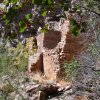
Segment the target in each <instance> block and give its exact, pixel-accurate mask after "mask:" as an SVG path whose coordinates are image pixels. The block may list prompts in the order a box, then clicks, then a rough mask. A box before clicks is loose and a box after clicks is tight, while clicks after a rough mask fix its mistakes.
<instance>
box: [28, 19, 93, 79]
mask: <svg viewBox="0 0 100 100" xmlns="http://www.w3.org/2000/svg"><path fill="white" fill-rule="evenodd" d="M48 26H49V30H48V31H47V33H41V34H38V35H37V37H36V41H37V52H36V53H35V54H34V55H31V56H30V57H29V62H28V63H29V65H28V71H29V72H41V73H43V74H44V75H45V76H46V78H47V79H51V80H57V79H58V78H63V77H64V69H63V64H64V62H65V61H67V62H71V61H72V59H73V58H74V57H75V56H77V55H78V54H80V53H81V52H83V51H84V50H85V49H86V48H87V46H88V44H90V43H91V41H93V40H92V38H90V36H89V34H88V36H86V35H87V34H85V33H81V34H79V35H78V36H77V37H75V36H73V34H71V33H70V32H69V27H70V23H69V20H65V19H61V20H60V22H56V21H55V22H54V21H53V22H49V25H48ZM87 41H88V42H87Z"/></svg>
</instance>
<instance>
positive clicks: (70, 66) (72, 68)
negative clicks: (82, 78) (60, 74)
mask: <svg viewBox="0 0 100 100" xmlns="http://www.w3.org/2000/svg"><path fill="white" fill-rule="evenodd" d="M79 66H80V63H79V62H78V61H77V60H76V59H73V61H72V62H70V63H68V62H65V63H64V69H65V74H66V79H67V80H70V79H71V78H73V77H74V75H75V73H77V70H78V68H79Z"/></svg>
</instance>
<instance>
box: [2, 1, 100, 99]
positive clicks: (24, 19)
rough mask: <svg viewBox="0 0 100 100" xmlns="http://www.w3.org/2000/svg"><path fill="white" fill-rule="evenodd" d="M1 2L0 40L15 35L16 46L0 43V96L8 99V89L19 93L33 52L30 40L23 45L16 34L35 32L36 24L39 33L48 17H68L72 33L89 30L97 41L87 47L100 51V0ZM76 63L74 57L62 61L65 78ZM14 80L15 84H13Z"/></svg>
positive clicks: (92, 51) (13, 37) (75, 67)
mask: <svg viewBox="0 0 100 100" xmlns="http://www.w3.org/2000/svg"><path fill="white" fill-rule="evenodd" d="M0 3H3V5H4V7H0V41H1V40H2V39H4V41H5V40H8V41H10V42H11V41H12V40H13V39H16V38H17V39H18V43H17V44H16V46H11V47H7V46H6V44H1V43H0V79H1V80H0V81H2V82H3V83H4V82H5V81H6V84H5V86H4V87H3V88H2V89H0V100H8V98H7V97H9V93H10V92H13V91H16V92H18V93H19V91H18V88H21V87H19V85H20V82H19V81H20V76H21V75H22V73H24V72H25V71H26V70H27V64H28V57H29V55H31V54H33V53H34V52H35V48H36V47H35V46H34V43H33V41H31V43H32V44H31V43H30V42H27V43H26V44H25V45H23V44H22V43H21V42H20V37H19V36H21V34H24V33H25V32H26V33H27V34H28V33H34V32H35V33H34V34H36V33H37V31H38V28H39V27H41V30H40V31H41V32H42V33H45V32H47V30H48V25H47V21H46V18H47V17H56V18H62V17H63V18H65V19H68V20H69V21H70V33H72V34H73V35H74V36H78V35H79V34H80V33H81V32H83V33H85V32H88V33H89V32H91V31H92V33H94V34H95V36H96V38H97V41H96V42H95V43H94V44H93V45H92V46H91V47H90V48H89V51H90V52H91V53H92V54H93V55H94V56H95V57H98V55H99V54H100V48H99V47H100V44H98V42H99V41H100V38H99V37H100V0H0ZM28 40H31V38H28ZM30 44H31V45H32V48H31V50H29V48H30V47H29V45H30ZM79 66H80V64H79V62H78V61H76V60H75V59H74V60H73V61H72V62H71V63H67V62H65V63H64V68H65V73H66V78H67V79H71V78H72V77H73V76H74V75H75V73H77V69H78V68H79ZM97 74H100V72H98V73H97ZM3 76H4V77H3ZM6 76H7V78H6V79H5V77H6ZM8 76H9V77H10V78H9V77H8ZM24 78H25V77H24ZM14 79H16V80H14ZM14 81H15V83H16V84H17V85H16V84H13V82H14ZM2 82H1V83H2ZM19 94H20V93H19ZM9 100H13V98H12V99H9ZM22 100H23V99H22Z"/></svg>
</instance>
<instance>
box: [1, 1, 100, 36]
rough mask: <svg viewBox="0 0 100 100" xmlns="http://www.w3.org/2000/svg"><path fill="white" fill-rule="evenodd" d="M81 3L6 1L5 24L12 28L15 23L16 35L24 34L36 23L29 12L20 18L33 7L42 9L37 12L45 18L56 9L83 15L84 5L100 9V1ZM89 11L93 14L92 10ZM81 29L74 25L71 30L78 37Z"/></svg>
mask: <svg viewBox="0 0 100 100" xmlns="http://www.w3.org/2000/svg"><path fill="white" fill-rule="evenodd" d="M73 1H74V0H73ZM79 2H80V3H78V4H77V2H75V1H74V2H72V1H71V0H58V1H56V0H4V2H3V3H4V4H5V8H4V14H3V16H2V19H3V21H4V22H5V24H6V25H7V26H9V27H11V23H13V24H14V25H15V26H18V28H17V31H16V33H23V32H25V31H26V30H27V29H30V28H31V26H32V25H33V26H34V22H33V17H34V16H33V14H32V13H31V12H27V13H25V14H24V15H23V17H20V15H21V13H24V9H30V7H31V5H32V6H33V7H34V6H35V5H37V8H38V7H40V9H39V10H37V12H38V14H39V15H40V16H43V17H46V16H48V15H49V12H52V11H55V8H58V9H62V10H64V11H68V12H69V13H76V12H77V13H79V14H81V12H82V9H81V8H83V7H84V5H86V7H88V8H89V9H91V7H92V6H94V8H95V9H96V11H99V8H100V7H99V5H97V6H96V4H97V3H99V0H94V1H91V0H82V1H80V0H79ZM82 4H83V5H82ZM89 9H88V10H89ZM64 11H63V12H62V16H63V17H65V16H64ZM89 11H91V12H92V10H89ZM93 12H94V11H93ZM55 16H56V15H55ZM70 22H71V23H73V22H75V21H74V20H73V19H71V21H70ZM44 27H45V26H44ZM44 27H43V28H44ZM80 27H81V25H78V24H74V25H73V24H72V25H71V30H70V31H71V33H72V34H73V35H75V36H77V35H78V34H79V33H80ZM43 30H44V29H43ZM84 30H85V29H84ZM13 34H14V32H13Z"/></svg>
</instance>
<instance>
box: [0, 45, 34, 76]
mask: <svg viewBox="0 0 100 100" xmlns="http://www.w3.org/2000/svg"><path fill="white" fill-rule="evenodd" d="M27 46H28V45H27ZM27 46H23V45H22V44H21V43H19V44H18V45H17V48H15V47H9V48H6V47H5V46H3V45H1V46H0V73H1V74H7V73H15V72H16V71H17V70H19V71H26V67H27V63H28V56H29V54H32V53H33V52H34V51H33V52H31V53H30V52H29V51H28V47H27ZM9 69H10V70H9Z"/></svg>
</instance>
